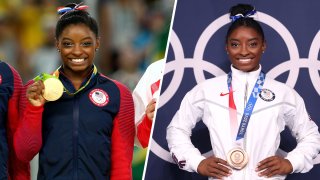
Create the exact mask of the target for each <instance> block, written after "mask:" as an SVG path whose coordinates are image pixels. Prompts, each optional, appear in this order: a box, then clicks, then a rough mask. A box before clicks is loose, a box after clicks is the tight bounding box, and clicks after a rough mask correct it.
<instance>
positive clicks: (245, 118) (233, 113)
mask: <svg viewBox="0 0 320 180" xmlns="http://www.w3.org/2000/svg"><path fill="white" fill-rule="evenodd" d="M264 80H265V74H264V73H263V72H262V71H261V72H260V74H259V76H258V78H257V81H256V84H255V86H254V88H253V89H252V92H251V95H250V98H249V100H248V103H247V105H246V107H245V109H244V112H243V115H242V118H241V122H240V125H239V129H238V133H237V136H236V141H237V140H240V139H243V138H244V135H245V133H246V130H247V127H248V123H249V120H250V117H251V114H252V111H253V108H254V106H255V104H256V102H257V98H258V95H259V94H260V92H261V89H262V87H263V84H264ZM231 82H232V72H231V71H230V72H229V73H228V80H227V84H228V89H229V116H230V120H231V130H232V132H235V131H233V130H236V126H237V108H236V106H235V103H234V99H233V90H232V84H231Z"/></svg>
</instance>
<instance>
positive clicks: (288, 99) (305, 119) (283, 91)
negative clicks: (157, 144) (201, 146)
mask: <svg viewBox="0 0 320 180" xmlns="http://www.w3.org/2000/svg"><path fill="white" fill-rule="evenodd" d="M255 15H256V10H255V8H254V7H253V6H251V5H248V4H239V5H236V6H234V7H232V8H231V9H230V19H231V25H230V26H229V29H228V32H227V36H226V51H227V54H228V56H229V58H230V61H231V63H232V65H231V71H230V72H229V73H228V74H227V75H223V76H219V77H215V78H212V79H208V80H206V81H204V82H202V83H200V84H198V85H197V86H196V87H194V88H193V89H192V90H191V91H189V92H188V93H187V94H186V95H185V97H184V99H183V100H182V102H181V106H180V109H179V110H178V112H177V113H176V115H175V116H174V117H173V119H172V121H171V123H170V124H169V126H168V128H167V140H168V146H169V149H170V152H171V154H172V157H174V159H175V161H176V162H183V163H182V164H183V165H181V163H179V164H180V166H179V167H180V168H181V169H184V170H187V171H190V172H197V173H199V174H201V175H203V176H208V177H210V178H213V179H222V178H223V179H234V180H239V179H246V180H247V179H248V180H257V179H266V178H268V179H277V180H278V179H284V178H285V177H286V175H287V174H289V173H297V172H308V171H309V170H310V169H311V168H312V167H313V163H312V159H313V158H315V157H316V156H317V154H318V153H319V150H320V135H319V132H318V127H317V125H316V124H315V123H314V122H313V121H311V120H310V119H309V116H308V113H307V111H306V108H305V105H304V102H303V99H302V98H301V97H300V96H299V95H298V93H297V92H296V91H295V90H293V89H292V88H290V87H288V86H286V85H285V84H283V83H280V82H277V81H275V80H273V79H270V78H268V76H266V74H265V73H264V72H263V71H262V70H261V68H262V67H261V65H260V59H261V56H262V54H263V53H264V51H265V49H266V41H265V37H264V33H263V30H262V28H261V26H260V24H259V23H258V22H257V21H256V20H255V19H254V18H255ZM200 120H202V121H203V122H204V124H205V125H206V126H207V127H208V130H209V133H210V141H211V146H212V150H213V154H214V155H213V156H211V157H208V158H206V157H204V156H202V155H201V153H200V151H199V150H198V149H197V148H196V147H194V146H193V144H192V142H191V140H190V136H191V132H192V131H191V130H192V129H193V128H194V127H195V125H196V123H197V122H198V121H200ZM285 126H287V127H288V128H289V129H290V130H291V131H292V134H293V135H294V136H295V137H296V139H297V143H298V145H297V147H296V148H295V149H294V150H293V151H291V152H289V153H288V154H287V156H286V157H280V156H277V155H276V151H277V149H278V148H279V144H280V133H281V131H283V130H284V128H285Z"/></svg>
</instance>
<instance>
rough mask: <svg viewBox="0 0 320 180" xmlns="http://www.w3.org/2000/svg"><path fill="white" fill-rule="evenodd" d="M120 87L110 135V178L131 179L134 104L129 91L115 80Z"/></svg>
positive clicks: (115, 179) (113, 179) (112, 179)
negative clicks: (118, 107)
mask: <svg viewBox="0 0 320 180" xmlns="http://www.w3.org/2000/svg"><path fill="white" fill-rule="evenodd" d="M115 83H116V84H117V86H118V88H119V89H120V97H121V98H120V109H119V112H118V114H117V116H116V117H115V119H114V120H113V130H112V137H111V175H110V179H111V180H117V179H132V167H131V164H132V158H133V146H134V137H135V126H134V105H133V99H132V95H131V92H130V91H129V90H128V89H127V88H126V87H125V86H123V85H121V84H120V83H118V82H115Z"/></svg>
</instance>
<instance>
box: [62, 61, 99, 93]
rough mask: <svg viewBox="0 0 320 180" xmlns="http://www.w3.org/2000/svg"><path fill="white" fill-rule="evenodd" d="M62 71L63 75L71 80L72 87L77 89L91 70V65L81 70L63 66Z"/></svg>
mask: <svg viewBox="0 0 320 180" xmlns="http://www.w3.org/2000/svg"><path fill="white" fill-rule="evenodd" d="M62 71H63V73H64V75H65V76H66V77H67V78H68V79H69V80H70V81H71V83H72V84H73V86H74V88H75V89H76V90H78V89H79V88H80V87H81V84H82V82H83V81H84V80H85V79H86V78H87V77H88V76H89V75H90V74H91V73H92V72H93V67H90V68H88V69H86V70H85V71H81V72H75V71H73V70H71V69H68V68H63V69H62Z"/></svg>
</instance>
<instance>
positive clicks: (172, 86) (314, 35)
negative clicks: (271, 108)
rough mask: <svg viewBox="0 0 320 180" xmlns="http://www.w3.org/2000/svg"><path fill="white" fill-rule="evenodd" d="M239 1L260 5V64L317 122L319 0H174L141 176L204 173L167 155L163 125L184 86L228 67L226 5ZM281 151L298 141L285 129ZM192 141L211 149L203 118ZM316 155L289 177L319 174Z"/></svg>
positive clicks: (203, 150)
mask: <svg viewBox="0 0 320 180" xmlns="http://www.w3.org/2000/svg"><path fill="white" fill-rule="evenodd" d="M238 3H250V4H252V5H254V6H255V7H256V9H257V11H258V13H257V16H258V17H257V20H258V21H260V22H261V25H262V27H263V29H264V32H265V36H266V41H267V49H266V51H265V53H264V54H263V57H262V60H261V64H262V68H263V70H264V71H265V72H266V73H267V75H268V76H270V77H272V78H274V79H276V80H278V81H281V82H284V83H286V84H288V85H289V86H291V87H293V88H294V89H296V90H297V91H298V93H299V94H300V95H301V96H302V97H303V98H304V101H305V103H306V106H307V110H308V112H309V114H310V115H311V118H312V119H313V120H314V121H315V122H316V123H317V124H318V126H319V125H320V109H319V107H320V77H319V70H320V61H319V59H320V58H319V49H320V31H319V28H320V19H319V17H320V15H319V8H320V1H319V0H308V1H301V0H291V1H285V0H269V1H262V0H261V1H257V0H256V1H253V0H251V1H249V0H244V1H236V0H228V1H225V0H200V1H199V0H178V1H176V6H175V11H174V14H173V15H174V19H173V24H172V29H171V32H170V35H169V40H170V42H169V45H168V52H167V58H166V59H167V63H166V67H165V74H164V77H163V81H162V86H161V96H160V100H159V103H158V110H157V116H156V120H155V123H154V129H153V134H152V140H151V145H150V148H149V150H150V151H149V153H148V155H149V156H148V162H147V166H146V169H145V170H146V171H145V176H144V177H145V179H147V180H149V179H152V180H155V179H166V180H171V179H175V180H176V179H207V178H206V177H202V176H200V175H198V174H196V173H189V172H186V171H183V170H180V169H179V168H178V166H177V165H176V164H174V163H173V160H172V159H171V157H170V154H169V150H168V146H167V141H166V138H165V137H166V128H167V126H168V124H169V123H170V121H171V119H172V117H173V116H174V114H175V112H176V111H177V110H178V108H179V105H180V102H181V100H182V98H183V97H184V95H185V94H186V92H188V91H189V90H190V89H191V88H193V87H194V86H195V85H196V84H198V83H200V82H201V81H204V80H205V79H208V78H211V77H215V76H218V75H222V74H225V73H227V72H228V71H229V70H230V62H229V60H228V57H227V55H226V51H225V35H226V31H227V27H228V25H229V23H230V20H229V18H228V11H229V9H230V7H231V6H233V5H235V4H238ZM281 137H282V139H281V144H280V150H279V152H280V153H282V154H285V153H286V152H288V151H290V150H292V149H293V148H294V147H295V146H296V142H295V139H294V138H293V137H292V136H291V135H290V133H289V131H288V130H287V129H286V130H285V131H284V132H283V133H282V134H281ZM192 141H193V143H194V144H195V146H196V147H198V148H199V149H200V151H201V153H203V154H205V155H206V156H208V155H210V153H211V148H210V142H209V141H210V140H209V133H208V130H207V128H206V127H205V126H204V125H203V123H202V122H200V123H198V124H197V126H196V128H195V129H194V130H193V135H192ZM319 163H320V157H319V156H318V157H317V158H316V159H315V160H314V164H315V166H314V168H313V169H312V170H311V171H310V172H309V173H304V174H303V173H298V174H291V175H289V176H288V177H287V179H290V180H297V179H304V180H309V179H310V180H313V179H319V177H320V164H319Z"/></svg>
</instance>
